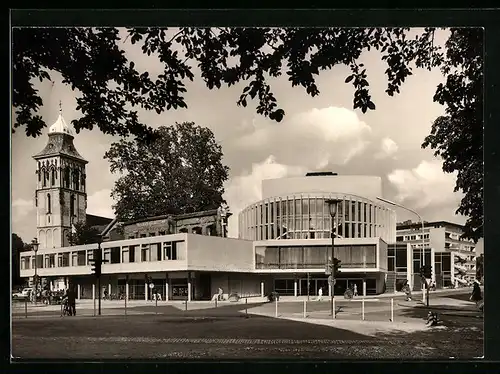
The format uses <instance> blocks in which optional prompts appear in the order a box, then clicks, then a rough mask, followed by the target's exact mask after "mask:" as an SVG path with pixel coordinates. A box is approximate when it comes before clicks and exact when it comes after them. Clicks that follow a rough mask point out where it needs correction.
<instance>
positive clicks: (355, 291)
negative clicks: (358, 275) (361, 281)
mask: <svg viewBox="0 0 500 374" xmlns="http://www.w3.org/2000/svg"><path fill="white" fill-rule="evenodd" d="M353 294H354V296H358V286H357V285H356V283H354V288H353Z"/></svg>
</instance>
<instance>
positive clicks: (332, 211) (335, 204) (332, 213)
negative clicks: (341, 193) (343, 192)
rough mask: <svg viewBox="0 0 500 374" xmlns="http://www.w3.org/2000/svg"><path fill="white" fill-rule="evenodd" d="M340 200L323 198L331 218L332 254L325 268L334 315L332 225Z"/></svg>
mask: <svg viewBox="0 0 500 374" xmlns="http://www.w3.org/2000/svg"><path fill="white" fill-rule="evenodd" d="M341 201H342V200H340V199H327V200H325V203H327V204H328V208H329V210H330V216H331V218H332V233H331V235H332V254H331V263H330V264H328V263H327V269H328V268H329V271H330V276H329V278H328V279H329V280H330V311H331V315H332V316H334V315H335V314H334V313H335V311H334V310H333V298H334V293H335V289H334V286H335V283H336V282H335V279H334V276H335V275H334V274H333V271H334V269H333V264H334V258H335V256H334V254H335V225H334V222H335V216H336V215H337V209H338V204H339V202H341Z"/></svg>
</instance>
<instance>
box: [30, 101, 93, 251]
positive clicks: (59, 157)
mask: <svg viewBox="0 0 500 374" xmlns="http://www.w3.org/2000/svg"><path fill="white" fill-rule="evenodd" d="M73 139H74V136H73V131H71V129H70V128H69V126H68V125H67V124H66V121H65V120H64V118H63V116H62V103H61V102H59V116H58V118H57V120H56V121H55V122H54V124H53V125H52V126H50V128H49V134H48V141H47V145H46V146H45V148H44V149H43V150H42V151H41V152H39V153H37V154H36V155H34V156H33V158H34V159H35V160H36V161H37V170H36V174H37V178H38V181H37V188H36V192H35V196H36V197H35V199H36V209H37V236H38V242H39V243H40V249H43V248H59V247H65V246H67V245H68V244H69V243H68V238H67V235H68V233H70V232H71V227H72V225H73V224H75V223H76V222H82V221H83V222H84V221H85V218H86V208H87V193H86V183H85V177H86V174H85V166H86V164H87V163H88V162H87V161H86V160H85V159H84V158H83V157H82V156H81V155H80V154H79V153H78V151H77V150H76V148H75V146H74V144H73Z"/></svg>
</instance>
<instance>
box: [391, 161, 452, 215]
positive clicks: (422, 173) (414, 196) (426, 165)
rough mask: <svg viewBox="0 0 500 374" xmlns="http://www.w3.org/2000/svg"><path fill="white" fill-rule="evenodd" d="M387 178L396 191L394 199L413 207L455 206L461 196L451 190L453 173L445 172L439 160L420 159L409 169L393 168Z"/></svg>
mask: <svg viewBox="0 0 500 374" xmlns="http://www.w3.org/2000/svg"><path fill="white" fill-rule="evenodd" d="M387 178H388V179H389V182H391V183H392V184H393V185H394V186H395V187H396V189H397V191H398V194H397V196H396V200H398V201H399V202H405V203H410V204H411V205H412V206H414V207H415V208H419V209H422V208H426V207H429V206H445V205H454V206H457V203H458V202H459V201H460V199H461V197H462V196H461V194H460V193H454V192H453V188H454V187H455V179H456V176H455V174H445V173H444V172H443V170H442V162H441V161H439V160H435V161H432V162H428V161H422V162H421V163H420V164H419V165H418V166H417V167H416V168H414V169H411V170H402V169H398V170H394V171H392V172H391V173H389V175H388V176H387Z"/></svg>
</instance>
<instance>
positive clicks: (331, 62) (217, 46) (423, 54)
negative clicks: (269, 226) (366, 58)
mask: <svg viewBox="0 0 500 374" xmlns="http://www.w3.org/2000/svg"><path fill="white" fill-rule="evenodd" d="M408 31H409V28H328V29H326V28H189V27H188V28H181V29H167V28H129V29H127V30H126V37H123V36H124V35H120V34H119V31H118V30H117V29H116V28H92V29H91V28H66V29H65V28H44V29H35V28H22V29H14V30H13V34H12V35H13V96H12V97H13V106H14V108H15V118H14V126H13V127H14V128H18V127H24V128H25V131H26V134H27V135H29V136H38V135H40V134H41V130H42V129H43V127H45V126H46V124H45V123H44V121H43V120H42V118H41V116H39V115H38V114H36V112H37V110H38V109H39V108H40V106H42V105H43V101H42V98H41V97H40V96H39V94H38V92H37V91H36V89H35V88H34V86H33V81H34V80H35V79H38V80H40V81H44V80H47V79H48V80H50V75H49V73H50V72H51V71H57V72H59V73H60V74H61V75H62V76H63V78H64V81H63V82H64V83H65V84H67V85H69V86H71V88H72V89H73V90H75V91H78V92H79V93H80V94H81V95H80V96H79V97H77V99H76V100H77V110H78V111H80V112H81V117H80V118H78V119H74V120H73V121H72V124H73V126H74V128H75V130H76V131H77V132H79V131H80V130H81V129H92V128H93V126H94V125H95V126H97V127H98V128H99V129H100V130H101V131H102V132H104V133H107V134H111V135H121V136H127V135H134V136H136V137H137V138H138V139H139V140H143V139H151V135H154V131H153V130H152V129H151V127H149V126H148V125H147V124H144V123H142V122H141V120H140V119H139V117H138V114H137V113H138V109H139V108H141V109H144V110H154V111H156V112H157V113H158V114H160V113H163V112H164V111H166V110H175V109H178V108H187V103H186V101H185V99H184V95H185V93H186V82H187V81H192V80H193V79H194V78H195V75H194V72H193V71H194V69H193V66H197V67H198V68H199V70H200V73H201V79H202V80H203V82H204V83H205V84H206V86H207V87H208V88H209V89H217V88H221V87H222V86H231V85H233V84H236V83H238V82H245V87H244V88H243V89H242V92H241V94H240V96H239V99H238V100H237V105H240V106H247V105H248V103H249V101H251V100H254V101H255V102H256V111H257V113H259V114H261V115H264V116H266V117H268V118H270V119H272V120H275V121H277V122H280V121H281V120H282V119H283V117H284V116H285V112H284V110H283V109H282V108H281V107H280V105H279V103H278V100H277V98H276V97H275V95H274V93H273V91H272V88H271V81H272V78H276V77H279V76H281V75H285V76H287V77H288V80H289V82H290V84H291V85H292V86H301V87H303V88H304V90H305V91H306V93H307V94H308V95H310V96H313V97H314V96H316V95H318V94H319V93H320V90H319V87H318V85H317V84H316V77H317V76H318V74H319V73H320V72H321V71H323V70H327V69H331V68H332V67H333V66H335V65H346V66H348V67H349V68H350V70H351V72H350V73H349V75H348V76H347V77H346V79H345V83H346V84H351V85H353V87H354V89H355V92H354V97H353V108H359V109H361V111H362V112H366V111H367V110H374V109H375V108H376V106H375V102H374V101H373V99H372V97H371V94H370V90H369V88H370V85H369V77H368V76H367V72H366V69H365V67H364V65H363V62H362V53H363V52H364V51H369V50H371V49H376V50H378V51H379V52H380V55H381V59H382V60H383V61H384V62H385V63H386V64H387V69H386V71H385V74H386V77H387V89H386V93H387V94H388V95H390V96H393V95H394V94H397V93H399V92H400V88H401V86H402V84H403V83H404V82H405V79H406V78H407V77H408V76H410V75H412V72H413V71H414V69H415V68H426V69H432V68H436V67H440V68H441V69H442V72H443V74H444V75H445V76H446V82H445V83H444V84H441V85H439V86H438V88H437V91H436V94H435V96H434V100H435V101H437V102H439V103H440V104H442V105H444V106H445V107H446V114H445V115H444V116H442V117H439V118H438V119H436V121H435V122H434V124H433V128H432V132H431V134H430V135H429V136H428V137H427V138H426V139H425V141H424V143H423V147H424V148H426V147H429V148H431V149H433V150H434V151H435V154H436V156H439V157H442V158H443V160H444V166H443V170H444V171H445V172H454V171H456V172H458V178H457V183H456V187H455V190H456V191H462V192H463V193H464V194H465V196H464V198H463V199H462V202H461V205H460V207H459V208H458V210H457V212H458V213H460V214H463V215H466V216H468V220H467V224H466V230H465V234H464V235H465V236H467V237H470V238H472V239H474V240H477V239H478V238H480V237H482V220H483V214H482V211H483V203H482V196H483V192H482V182H483V179H482V165H483V159H482V151H483V149H482V121H483V118H482V105H483V97H482V92H481V88H482V84H483V81H482V65H483V63H482V53H483V39H482V38H483V31H482V29H473V28H462V29H452V30H451V36H450V38H449V40H448V41H447V43H446V48H445V49H446V53H445V54H444V53H443V51H442V50H441V49H440V48H439V47H438V46H436V45H435V44H434V33H435V30H434V29H432V28H426V29H424V30H423V31H421V32H419V33H418V34H416V35H415V36H414V37H411V38H410V37H409V36H408ZM125 42H127V43H132V44H136V45H139V46H140V47H141V48H142V51H143V53H144V54H145V55H148V56H153V57H155V58H157V59H158V60H159V61H160V62H161V63H162V64H163V71H162V72H161V73H160V74H158V75H157V76H153V75H150V72H148V71H139V70H138V69H137V68H136V65H135V62H134V61H130V60H129V59H128V57H127V55H126V53H125V51H124V49H123V46H124V43H125Z"/></svg>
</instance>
